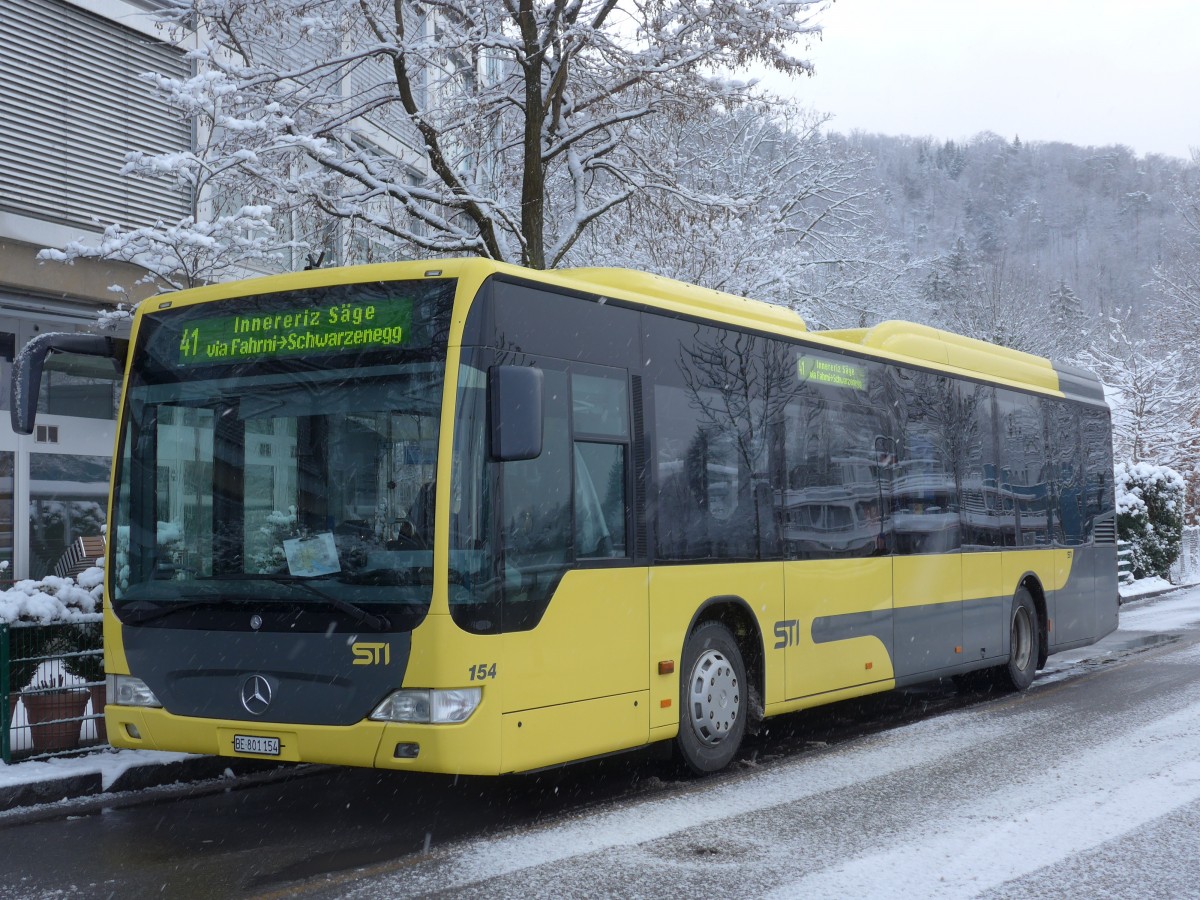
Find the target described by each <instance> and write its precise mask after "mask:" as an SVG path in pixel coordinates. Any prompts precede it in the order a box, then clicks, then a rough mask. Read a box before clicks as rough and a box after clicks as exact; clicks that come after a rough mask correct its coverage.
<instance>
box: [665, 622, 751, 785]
mask: <svg viewBox="0 0 1200 900" xmlns="http://www.w3.org/2000/svg"><path fill="white" fill-rule="evenodd" d="M748 687H749V683H748V682H747V681H746V664H745V663H744V662H743V661H742V654H741V651H740V650H738V646H737V642H736V641H735V640H734V639H733V635H732V634H730V633H729V629H728V628H726V627H725V626H724V625H722V624H721V623H720V622H705V623H704V624H702V625H700V626H699V627H698V628H697V629H696V630H695V631H693V632H692V634H691V637H689V638H688V640H687V643H686V644H685V645H684V648H683V666H682V667H681V670H680V678H679V736H678V737H677V738H676V739H675V744H676V746H677V747H678V748H679V754H680V756H681V757H682V758H683V762H684V763H685V764H686V765H687V767H688V768H689V769H691V771H693V772H695V773H697V774H700V775H704V774H706V773H708V772H717V771H720V770H721V769H723V768H725V767H726V766H727V765H729V763H730V762H731V761H732V760H733V757H734V756H735V755H736V754H737V752H738V748H739V747H741V745H742V738H743V737H744V736H745V734H746V717H747V714H748V712H749V709H750V693H749V691H748V690H747V688H748Z"/></svg>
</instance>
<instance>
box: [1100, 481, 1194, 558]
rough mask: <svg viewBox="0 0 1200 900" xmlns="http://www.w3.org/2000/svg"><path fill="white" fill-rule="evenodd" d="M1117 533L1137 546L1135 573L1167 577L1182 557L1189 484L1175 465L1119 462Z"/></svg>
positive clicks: (1134, 549) (1134, 552) (1134, 554)
mask: <svg viewBox="0 0 1200 900" xmlns="http://www.w3.org/2000/svg"><path fill="white" fill-rule="evenodd" d="M1114 475H1115V483H1116V490H1117V534H1118V536H1119V537H1120V539H1121V540H1123V541H1128V542H1129V543H1130V545H1131V546H1132V548H1133V575H1134V577H1135V578H1145V577H1147V576H1149V575H1157V576H1159V577H1160V578H1166V577H1167V576H1168V573H1169V572H1170V569H1171V564H1172V563H1174V562H1175V560H1176V559H1177V558H1178V557H1179V548H1180V544H1181V542H1182V540H1183V508H1184V498H1185V496H1186V492H1187V485H1186V484H1185V482H1184V480H1183V476H1181V475H1180V474H1179V473H1178V472H1176V471H1175V470H1174V469H1172V468H1169V467H1168V466H1154V465H1150V464H1149V463H1118V464H1117V466H1116V467H1115V470H1114Z"/></svg>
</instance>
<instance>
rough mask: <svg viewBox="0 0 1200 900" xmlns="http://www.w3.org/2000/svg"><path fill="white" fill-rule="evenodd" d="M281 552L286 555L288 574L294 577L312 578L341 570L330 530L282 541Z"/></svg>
mask: <svg viewBox="0 0 1200 900" xmlns="http://www.w3.org/2000/svg"><path fill="white" fill-rule="evenodd" d="M283 552H284V553H285V554H286V555H287V564H288V574H289V575H292V576H294V577H296V578H313V577H315V576H317V575H330V574H332V573H334V572H340V571H341V570H342V567H341V564H339V563H338V555H337V545H336V544H334V542H333V532H330V531H327V532H325V533H324V534H316V535H313V536H312V537H307V538H292V539H291V540H289V541H284V542H283Z"/></svg>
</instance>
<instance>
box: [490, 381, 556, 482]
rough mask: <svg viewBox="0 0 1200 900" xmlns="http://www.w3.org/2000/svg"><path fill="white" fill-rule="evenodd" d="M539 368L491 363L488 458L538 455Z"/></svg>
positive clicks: (540, 383) (540, 387) (540, 395)
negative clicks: (489, 443)
mask: <svg viewBox="0 0 1200 900" xmlns="http://www.w3.org/2000/svg"><path fill="white" fill-rule="evenodd" d="M543 380H544V379H543V376H542V370H541V369H534V368H530V367H529V366H493V367H492V368H491V370H490V371H489V372H488V395H489V396H488V414H489V416H490V419H491V426H490V427H491V452H492V459H495V460H497V461H499V462H514V461H516V460H519V459H537V457H539V456H541V455H542V383H543Z"/></svg>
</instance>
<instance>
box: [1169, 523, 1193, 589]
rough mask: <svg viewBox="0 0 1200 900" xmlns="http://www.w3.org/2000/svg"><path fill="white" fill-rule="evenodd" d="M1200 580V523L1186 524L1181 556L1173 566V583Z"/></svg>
mask: <svg viewBox="0 0 1200 900" xmlns="http://www.w3.org/2000/svg"><path fill="white" fill-rule="evenodd" d="M1198 580H1200V525H1184V526H1183V540H1182V542H1181V543H1180V545H1179V558H1178V559H1176V560H1175V563H1174V564H1173V565H1172V566H1171V583H1172V584H1190V583H1191V582H1193V581H1198Z"/></svg>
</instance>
